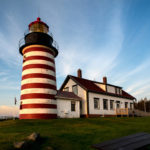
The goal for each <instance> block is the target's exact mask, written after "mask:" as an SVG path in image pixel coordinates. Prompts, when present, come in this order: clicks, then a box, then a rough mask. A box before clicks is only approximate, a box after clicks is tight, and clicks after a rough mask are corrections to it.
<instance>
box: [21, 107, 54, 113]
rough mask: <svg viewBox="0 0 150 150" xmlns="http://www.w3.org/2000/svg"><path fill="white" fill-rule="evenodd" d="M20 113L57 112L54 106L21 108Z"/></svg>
mask: <svg viewBox="0 0 150 150" xmlns="http://www.w3.org/2000/svg"><path fill="white" fill-rule="evenodd" d="M20 114H57V110H56V108H54V109H51V108H31V109H30V108H28V109H21V110H20Z"/></svg>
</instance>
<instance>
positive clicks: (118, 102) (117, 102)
mask: <svg viewBox="0 0 150 150" xmlns="http://www.w3.org/2000/svg"><path fill="white" fill-rule="evenodd" d="M117 104H119V108H118V107H117ZM120 108H121V102H120V101H116V109H120Z"/></svg>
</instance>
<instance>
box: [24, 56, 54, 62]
mask: <svg viewBox="0 0 150 150" xmlns="http://www.w3.org/2000/svg"><path fill="white" fill-rule="evenodd" d="M37 59H38V60H46V61H50V62H52V63H54V60H53V59H52V58H49V57H45V56H29V57H26V58H25V61H28V60H37ZM25 61H23V62H25Z"/></svg>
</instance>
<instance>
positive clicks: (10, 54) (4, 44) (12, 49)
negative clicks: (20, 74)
mask: <svg viewBox="0 0 150 150" xmlns="http://www.w3.org/2000/svg"><path fill="white" fill-rule="evenodd" d="M5 17H6V22H5V28H6V31H2V30H1V29H0V43H1V44H0V49H1V50H2V52H1V53H0V60H2V61H4V62H5V63H6V64H7V65H8V66H14V65H15V66H16V65H17V66H18V65H19V64H20V62H21V56H20V55H19V52H18V49H19V46H18V42H19V39H18V37H19V35H20V36H21V29H20V26H19V21H18V20H17V18H16V17H15V16H13V15H12V14H9V13H6V14H5Z"/></svg>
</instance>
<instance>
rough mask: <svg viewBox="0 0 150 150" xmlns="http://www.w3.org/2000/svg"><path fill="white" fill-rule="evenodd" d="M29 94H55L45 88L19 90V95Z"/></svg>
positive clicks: (54, 91)
mask: <svg viewBox="0 0 150 150" xmlns="http://www.w3.org/2000/svg"><path fill="white" fill-rule="evenodd" d="M31 93H43V94H56V93H57V92H56V90H52V89H46V88H28V89H24V90H21V95H23V94H31Z"/></svg>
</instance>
